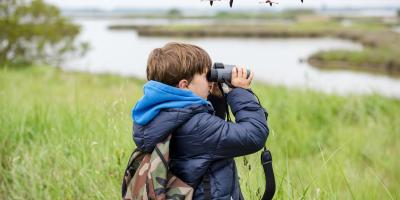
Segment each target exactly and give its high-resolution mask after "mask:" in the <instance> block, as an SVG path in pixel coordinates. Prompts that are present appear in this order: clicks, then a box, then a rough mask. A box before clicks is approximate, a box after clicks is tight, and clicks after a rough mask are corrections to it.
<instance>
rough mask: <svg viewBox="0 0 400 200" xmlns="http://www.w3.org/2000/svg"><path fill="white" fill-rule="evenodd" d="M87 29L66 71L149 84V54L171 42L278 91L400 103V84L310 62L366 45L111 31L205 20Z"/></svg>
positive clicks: (95, 23)
mask: <svg viewBox="0 0 400 200" xmlns="http://www.w3.org/2000/svg"><path fill="white" fill-rule="evenodd" d="M74 21H75V22H76V23H78V24H80V25H81V26H82V33H81V35H80V39H81V40H85V41H88V42H89V43H90V44H91V50H90V51H89V52H88V54H87V55H85V56H84V57H82V58H79V59H75V60H69V61H68V62H67V63H65V65H64V66H63V68H64V69H65V70H79V71H88V72H92V73H113V74H119V75H123V76H136V77H139V78H145V74H146V62H147V57H148V55H149V53H150V51H151V50H152V49H154V48H157V47H161V46H163V45H164V44H166V43H167V42H172V41H178V42H188V43H192V44H196V45H199V46H200V47H202V48H204V49H205V50H206V51H207V52H208V53H209V54H210V56H211V58H212V60H213V61H214V62H223V63H226V64H236V65H239V66H246V67H249V68H251V69H253V70H254V71H255V79H256V80H257V81H261V82H265V83H268V84H273V85H284V86H287V87H294V88H309V89H314V90H318V91H323V92H327V93H337V94H344V95H345V94H354V93H356V94H371V93H378V94H381V95H384V96H388V97H396V98H400V79H395V78H391V77H388V76H385V75H375V74H369V73H364V72H354V71H347V70H321V69H317V68H314V67H312V66H310V65H309V64H308V63H307V62H302V60H306V59H307V58H308V57H309V56H310V55H311V54H313V53H315V52H317V51H320V50H330V49H347V50H354V51H359V50H362V48H363V47H362V45H360V44H358V43H354V42H351V41H347V40H342V39H336V38H309V39H308V38H299V39H293V38H290V39H287V38H282V39H277V38H273V39H262V38H170V37H141V36H138V34H137V33H136V32H135V31H132V30H109V29H108V28H107V27H108V26H109V25H113V24H140V25H144V24H152V25H155V24H170V23H188V24H194V23H200V24H201V23H212V22H209V21H203V20H186V21H179V22H177V21H176V20H175V21H170V20H163V19H158V20H149V19H136V20H131V19H87V18H86V19H74Z"/></svg>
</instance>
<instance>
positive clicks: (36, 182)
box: [0, 67, 400, 199]
mask: <svg viewBox="0 0 400 200" xmlns="http://www.w3.org/2000/svg"><path fill="white" fill-rule="evenodd" d="M143 83H144V82H143V81H141V80H136V79H133V78H122V77H117V76H112V75H90V74H85V73H70V72H62V71H60V70H57V69H54V68H46V67H33V68H27V69H20V70H12V69H1V71H0V127H1V129H0V147H1V148H0V199H118V198H119V195H120V181H121V177H122V171H123V169H124V167H125V164H126V162H127V159H128V156H129V154H130V153H131V151H132V149H133V148H134V144H133V142H132V137H131V128H132V127H131V126H132V122H131V118H130V110H131V107H132V106H133V105H134V104H135V102H136V101H137V100H138V99H139V98H140V96H141V95H142V85H143ZM254 90H255V92H256V93H257V94H258V95H259V97H260V99H261V101H262V102H263V105H264V106H265V107H266V108H267V109H268V111H269V126H270V129H271V132H270V136H269V139H268V142H267V146H268V147H269V148H270V149H271V151H272V152H273V158H274V169H275V174H276V181H277V193H276V195H275V198H276V199H398V198H400V193H399V191H398V188H400V181H399V180H400V170H398V169H399V168H400V161H399V159H398V155H399V152H400V146H399V138H400V101H398V100H391V99H387V98H383V97H380V96H377V95H373V96H346V97H340V96H335V95H325V94H321V93H318V92H312V91H306V90H294V89H285V88H283V87H272V86H264V85H262V84H255V86H254ZM259 156H260V155H259V153H257V154H254V155H250V156H246V157H242V158H237V165H238V168H239V174H240V177H241V179H240V181H241V187H242V191H243V193H244V195H245V197H246V199H259V198H260V196H261V195H262V192H263V190H262V188H263V185H264V180H263V172H262V168H261V164H260V160H259Z"/></svg>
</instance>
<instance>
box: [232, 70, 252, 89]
mask: <svg viewBox="0 0 400 200" xmlns="http://www.w3.org/2000/svg"><path fill="white" fill-rule="evenodd" d="M253 77H254V73H253V71H252V70H250V76H249V78H247V69H246V68H245V67H234V68H233V69H232V77H231V84H232V85H233V86H234V87H239V88H243V89H250V84H251V81H252V80H253Z"/></svg>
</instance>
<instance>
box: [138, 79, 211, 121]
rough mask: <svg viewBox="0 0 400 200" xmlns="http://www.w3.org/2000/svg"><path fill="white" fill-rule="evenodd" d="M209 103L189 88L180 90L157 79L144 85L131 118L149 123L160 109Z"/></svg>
mask: <svg viewBox="0 0 400 200" xmlns="http://www.w3.org/2000/svg"><path fill="white" fill-rule="evenodd" d="M193 104H199V105H207V104H210V103H209V102H208V101H206V100H205V99H203V98H201V97H199V96H197V95H196V94H194V93H193V92H192V91H190V90H182V89H179V88H176V87H172V86H169V85H167V84H164V83H160V82H157V81H149V82H147V83H146V84H145V85H144V95H143V97H142V98H141V99H139V101H138V102H137V103H136V105H135V107H134V108H133V110H132V119H133V121H134V122H135V123H137V124H139V125H146V124H147V123H149V122H150V121H151V120H152V119H153V118H154V117H155V116H157V114H158V113H159V112H160V110H161V109H165V108H184V107H186V106H189V105H193Z"/></svg>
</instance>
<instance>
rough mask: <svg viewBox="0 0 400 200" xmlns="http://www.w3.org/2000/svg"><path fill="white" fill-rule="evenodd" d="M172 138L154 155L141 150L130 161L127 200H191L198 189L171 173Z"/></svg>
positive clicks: (124, 189)
mask: <svg viewBox="0 0 400 200" xmlns="http://www.w3.org/2000/svg"><path fill="white" fill-rule="evenodd" d="M170 139H171V136H168V138H167V139H166V140H165V141H164V142H161V143H158V144H157V145H156V147H155V148H154V150H153V152H151V153H143V152H140V151H139V150H138V149H135V151H134V152H133V153H132V155H131V157H130V158H129V162H128V166H127V167H126V170H125V175H124V178H123V180H122V199H123V200H147V199H155V200H165V199H176V200H190V199H192V196H193V192H194V189H193V188H192V187H190V186H189V185H187V184H186V183H185V182H183V181H182V180H181V179H179V178H178V177H176V176H174V175H173V174H171V173H170V172H169V170H168V162H169V142H170Z"/></svg>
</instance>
